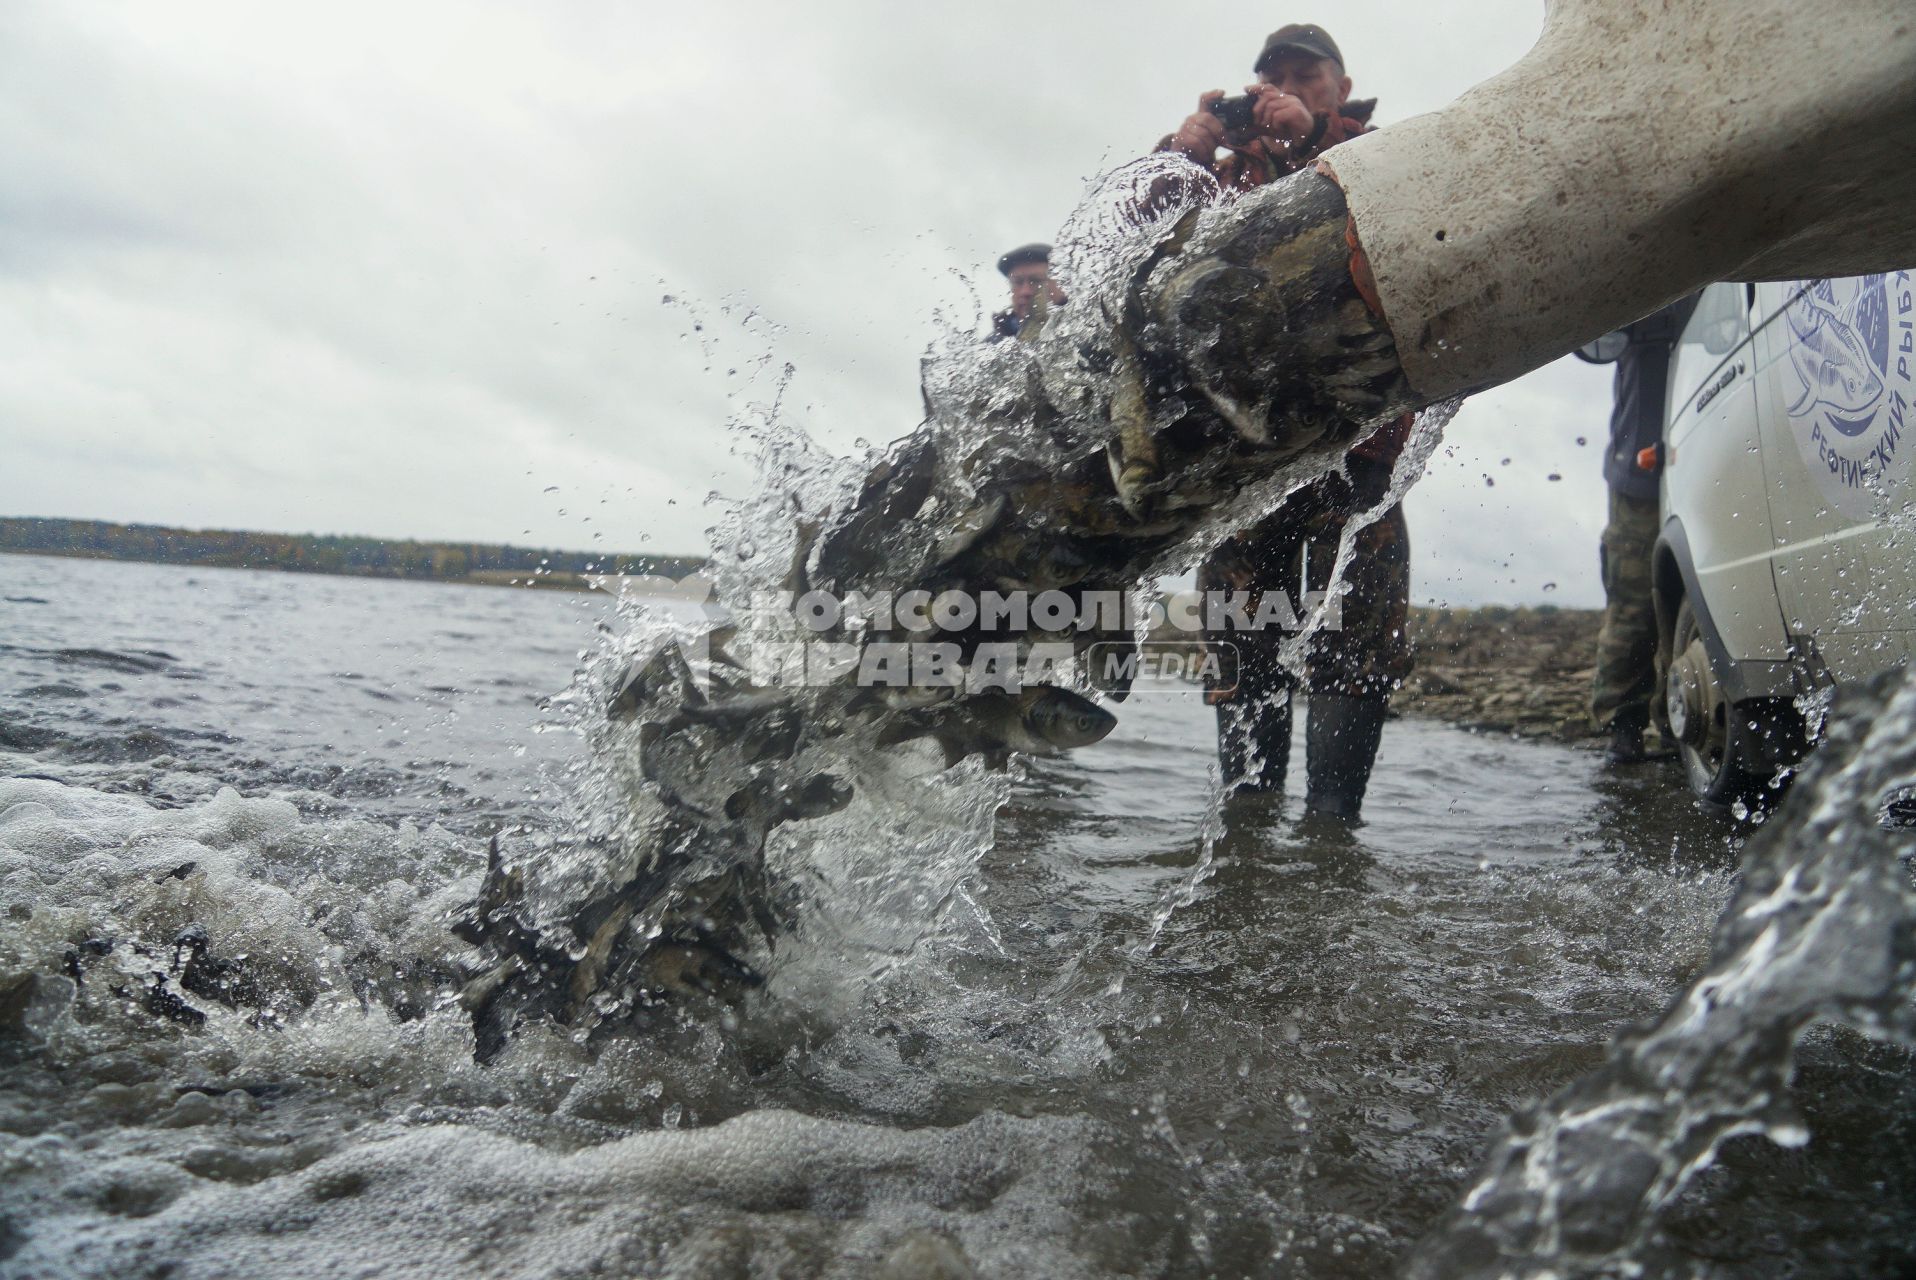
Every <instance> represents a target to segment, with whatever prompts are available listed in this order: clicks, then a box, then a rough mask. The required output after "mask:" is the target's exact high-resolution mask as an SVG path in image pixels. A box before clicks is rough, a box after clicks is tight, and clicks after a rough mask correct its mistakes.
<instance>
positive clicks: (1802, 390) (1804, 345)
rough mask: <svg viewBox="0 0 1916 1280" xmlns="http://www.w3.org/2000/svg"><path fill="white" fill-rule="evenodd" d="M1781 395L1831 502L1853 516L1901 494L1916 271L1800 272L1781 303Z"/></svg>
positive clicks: (1914, 352)
mask: <svg viewBox="0 0 1916 1280" xmlns="http://www.w3.org/2000/svg"><path fill="white" fill-rule="evenodd" d="M1784 319H1785V321H1786V327H1784V328H1783V329H1782V330H1781V333H1780V336H1781V337H1782V338H1783V340H1784V341H1785V342H1786V343H1787V344H1788V348H1787V349H1788V354H1789V362H1788V368H1789V370H1790V371H1793V372H1794V373H1795V376H1796V382H1795V386H1794V387H1793V388H1792V386H1791V383H1790V374H1789V372H1785V371H1783V370H1781V369H1779V370H1778V374H1777V379H1778V380H1777V390H1778V392H1779V393H1780V394H1779V399H1788V398H1789V397H1791V396H1792V395H1793V396H1794V402H1793V403H1791V404H1790V405H1789V408H1788V415H1789V420H1790V425H1791V428H1792V432H1791V433H1792V434H1793V435H1794V436H1795V438H1796V446H1797V449H1798V450H1799V451H1800V452H1801V454H1802V456H1803V461H1804V464H1805V465H1806V466H1807V467H1808V468H1809V470H1810V474H1811V475H1812V476H1813V477H1815V480H1816V483H1817V486H1818V487H1819V488H1820V489H1821V490H1822V492H1823V494H1824V496H1825V497H1827V498H1828V499H1830V501H1831V504H1832V505H1833V506H1834V507H1835V508H1836V509H1838V510H1839V511H1842V512H1843V513H1845V514H1846V515H1849V516H1852V517H1856V518H1859V519H1879V518H1881V515H1882V512H1883V509H1884V504H1885V503H1888V502H1895V501H1902V500H1903V499H1902V498H1900V497H1898V496H1897V495H1898V494H1899V493H1903V492H1906V489H1905V486H1906V484H1907V481H1908V475H1909V470H1910V462H1911V455H1912V454H1913V453H1916V449H1912V447H1911V442H1910V441H1909V440H1908V439H1906V438H1905V435H1906V433H1907V431H1908V430H1909V427H1910V425H1911V420H1912V418H1916V412H1912V403H1911V400H1912V395H1916V378H1912V376H1911V375H1912V373H1916V368H1912V366H1913V365H1916V279H1912V274H1911V273H1910V272H1908V271H1896V272H1889V273H1886V274H1878V275H1868V276H1852V277H1850V278H1847V279H1837V280H1806V281H1804V282H1803V283H1802V285H1801V286H1800V287H1799V291H1798V292H1797V294H1796V296H1795V297H1794V298H1792V299H1790V302H1789V304H1788V306H1786V307H1785V308H1784Z"/></svg>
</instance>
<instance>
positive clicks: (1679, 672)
mask: <svg viewBox="0 0 1916 1280" xmlns="http://www.w3.org/2000/svg"><path fill="white" fill-rule="evenodd" d="M1664 690H1665V692H1664V707H1665V710H1666V712H1667V713H1668V715H1669V718H1670V732H1671V734H1672V736H1674V737H1675V738H1676V743H1677V754H1678V755H1680V756H1681V757H1682V758H1683V773H1684V776H1685V777H1686V779H1687V780H1688V781H1689V784H1690V790H1691V791H1692V792H1694V793H1695V794H1696V797H1697V799H1699V800H1701V801H1703V803H1704V804H1706V805H1710V806H1712V807H1716V808H1728V807H1729V806H1731V805H1733V804H1735V803H1736V802H1737V801H1738V800H1742V801H1745V802H1750V803H1754V802H1755V801H1756V800H1757V799H1758V798H1759V797H1760V796H1761V795H1762V794H1763V779H1762V777H1760V776H1758V775H1757V774H1754V773H1751V772H1750V771H1749V770H1748V769H1747V768H1746V767H1745V763H1746V761H1748V760H1749V759H1750V758H1751V757H1750V753H1749V752H1748V750H1747V749H1746V747H1745V745H1744V735H1743V733H1742V732H1741V726H1740V723H1739V722H1740V720H1741V717H1740V716H1738V715H1737V714H1736V713H1735V709H1734V708H1733V707H1732V706H1731V705H1730V702H1729V699H1727V698H1725V697H1724V696H1723V690H1722V688H1721V686H1719V685H1718V684H1717V681H1716V672H1715V671H1714V670H1712V669H1711V667H1710V655H1709V653H1708V652H1707V651H1706V650H1705V649H1704V647H1703V633H1702V632H1701V631H1700V630H1698V628H1697V625H1696V612H1695V610H1693V609H1691V607H1690V601H1689V599H1688V598H1687V597H1686V598H1685V599H1684V601H1683V603H1682V604H1680V605H1679V606H1677V615H1676V626H1675V627H1674V628H1672V630H1671V633H1670V672H1669V676H1668V678H1667V679H1666V681H1665V684H1664Z"/></svg>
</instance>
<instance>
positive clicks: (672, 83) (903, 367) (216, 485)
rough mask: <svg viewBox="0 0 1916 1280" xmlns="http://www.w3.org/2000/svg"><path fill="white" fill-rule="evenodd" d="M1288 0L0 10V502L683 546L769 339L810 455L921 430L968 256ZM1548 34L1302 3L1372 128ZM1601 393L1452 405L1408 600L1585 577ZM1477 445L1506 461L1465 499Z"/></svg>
mask: <svg viewBox="0 0 1916 1280" xmlns="http://www.w3.org/2000/svg"><path fill="white" fill-rule="evenodd" d="M1281 17H1282V15H1280V14H1278V13H1275V12H1273V11H1269V10H1267V9H1266V8H1263V7H1259V6H1251V5H1238V6H1226V7H1220V8H1218V9H1215V10H1212V11H1207V12H1206V13H1205V14H1202V15H1196V16H1194V15H1193V14H1192V13H1190V12H1188V11H1175V12H1174V11H1173V10H1170V9H1167V8H1165V7H1163V6H1160V5H1153V6H1143V5H1122V4H1120V5H1106V4H1091V3H1088V2H1078V3H1067V4H1064V5H1060V6H1043V7H1034V6H1028V5H1025V6H1018V5H1003V6H996V7H992V6H985V7H979V6H971V7H965V8H962V9H956V10H954V9H948V8H947V9H938V10H925V11H919V10H912V9H909V8H901V7H899V6H895V5H876V4H865V3H851V2H850V0H837V2H830V3H823V4H819V5H812V6H803V7H799V6H772V5H765V4H757V5H744V4H739V5H726V6H708V7H707V10H695V9H691V8H689V7H685V6H679V7H675V8H671V9H667V8H664V7H662V6H653V5H636V6H635V5H628V4H613V3H601V4H587V5H582V6H568V7H565V8H555V9H550V10H532V9H519V8H515V7H494V6H471V5H452V4H433V3H425V4H421V5H417V6H410V5H409V6H404V7H401V8H398V9H394V8H392V7H390V6H374V5H372V4H370V3H367V4H344V5H340V6H329V7H328V8H327V9H326V10H325V11H324V12H320V11H305V10H285V11H281V10H279V9H277V8H276V7H272V6H251V5H239V4H232V5H222V4H217V3H213V2H212V0H206V2H205V3H199V4H182V5H177V6H167V7H166V8H165V9H157V8H153V7H149V6H139V5H127V6H118V5H109V4H97V5H96V4H56V3H52V2H51V0H46V2H43V3H28V4H23V5H15V6H9V7H8V8H7V10H6V11H5V14H4V16H0V164H4V165H5V166H6V169H7V172H8V174H9V182H8V184H7V187H6V193H5V194H4V195H0V342H4V343H5V344H6V345H7V347H8V349H9V350H10V351H14V352H19V353H24V357H25V358H24V360H23V361H22V362H21V364H20V366H19V367H18V368H17V369H16V371H15V372H14V373H13V374H12V375H0V447H5V448H6V450H7V452H8V456H9V457H10V459H17V460H19V464H20V465H17V466H13V467H10V468H8V469H6V471H5V472H4V473H0V510H4V511H5V512H7V513H16V512H18V513H38V514H58V515H75V516H102V517H108V518H141V519H149V520H160V521H180V522H188V523H199V524H231V525H243V526H248V527H268V528H284V529H291V530H305V529H318V530H327V531H350V532H365V533H377V534H385V535H407V534H416V535H420V536H446V537H473V538H486V539H517V540H537V541H541V542H549V543H557V544H565V545H599V543H595V542H593V541H592V539H593V537H594V535H595V534H597V535H600V537H601V538H602V539H603V543H604V545H608V546H616V547H621V548H623V547H636V546H641V545H643V546H649V547H653V548H657V549H671V550H683V549H695V548H697V547H698V546H700V545H701V544H702V540H703V531H704V529H705V526H706V525H707V524H709V523H711V522H712V520H713V519H714V516H715V514H716V513H714V512H712V511H710V510H707V509H704V508H703V507H702V506H701V505H700V499H702V497H703V495H704V494H705V493H706V491H707V490H709V489H713V488H720V489H725V490H727V491H730V492H737V491H738V490H739V488H740V487H741V486H743V485H744V484H745V483H746V482H747V477H748V475H749V468H748V465H747V459H746V458H744V457H741V456H739V454H738V450H739V448H740V442H739V440H738V438H737V437H735V436H734V435H733V434H731V433H729V432H728V431H727V429H726V423H727V422H728V421H731V420H734V419H738V418H741V417H745V416H750V413H751V407H752V406H753V405H758V404H763V403H766V402H769V401H770V400H771V399H772V398H773V396H774V394H775V393H776V391H777V388H778V382H779V377H780V370H781V369H782V368H783V367H784V365H785V364H787V363H790V364H791V365H793V366H795V368H796V373H795V375H794V376H793V378H792V380H791V383H790V385H789V387H788V388H787V393H786V397H785V400H784V407H785V411H786V413H787V415H788V416H789V418H790V419H791V420H792V421H794V422H798V423H802V424H803V425H805V426H807V427H808V428H809V429H811V430H813V431H814V432H816V433H817V434H818V436H819V437H820V438H821V439H822V440H823V441H825V442H826V443H828V444H829V445H831V446H833V447H835V448H837V449H841V450H843V449H847V448H849V447H850V446H851V442H852V441H853V439H854V438H858V437H863V438H866V439H869V440H873V441H883V440H885V439H887V438H889V437H892V436H895V435H898V434H900V433H902V432H904V431H907V430H909V429H910V428H911V426H912V425H913V424H914V423H915V421H916V419H917V416H918V413H919V400H918V393H917V386H916V374H917V364H918V359H919V357H920V356H921V355H922V354H923V352H924V350H925V348H926V346H927V344H928V343H930V342H931V341H932V340H933V339H934V338H935V337H936V336H938V334H939V333H940V331H941V325H942V324H953V325H956V326H958V327H960V328H972V327H975V326H976V325H978V324H980V323H982V321H983V320H984V318H985V317H986V316H987V315H988V314H989V313H990V312H991V311H992V310H995V309H996V308H997V307H998V306H1000V305H1001V303H1002V298H1003V282H1002V280H1001V279H1000V278H999V277H998V276H997V274H996V272H995V270H994V269H993V262H994V260H995V258H996V256H997V254H998V253H999V252H1001V251H1002V250H1003V249H1004V248H1006V247H1008V246H1009V245H1012V244H1016V243H1021V242H1023V241H1027V240H1032V239H1043V238H1052V237H1055V235H1056V234H1057V232H1058V229H1059V228H1060V227H1061V226H1062V225H1063V224H1064V222H1065V221H1066V218H1067V216H1068V215H1069V213H1070V211H1071V208H1072V206H1073V204H1074V203H1075V202H1076V200H1077V199H1078V197H1079V195H1080V194H1081V192H1082V190H1083V188H1084V183H1085V181H1086V180H1087V179H1088V178H1090V177H1091V176H1093V175H1094V174H1096V173H1098V172H1100V171H1101V170H1104V169H1107V168H1109V167H1111V166H1113V165H1116V164H1120V163H1123V162H1124V161H1126V160H1128V159H1130V158H1133V157H1135V156H1137V155H1139V154H1141V153H1143V152H1144V151H1146V150H1148V148H1149V147H1150V146H1151V144H1152V143H1153V142H1154V141H1155V140H1156V139H1157V138H1158V137H1159V136H1161V135H1162V134H1163V133H1165V132H1166V131H1168V130H1169V129H1171V128H1172V127H1174V126H1175V125H1176V123H1177V122H1178V120H1179V119H1180V118H1181V117H1182V116H1183V115H1184V114H1185V113H1186V112H1188V111H1189V110H1190V109H1191V105H1192V104H1193V102H1194V101H1195V98H1196V95H1197V94H1198V93H1199V92H1201V91H1202V90H1205V89H1208V88H1213V87H1217V88H1226V89H1235V88H1236V87H1237V86H1239V85H1241V84H1242V83H1243V82H1244V80H1245V79H1247V78H1248V74H1247V71H1246V68H1248V65H1249V61H1250V53H1251V51H1252V50H1253V49H1254V48H1255V47H1256V44H1257V42H1258V40H1259V39H1260V38H1261V37H1262V35H1263V34H1264V32H1265V31H1267V30H1269V29H1270V28H1271V27H1272V26H1273V25H1275V24H1276V23H1277V22H1278V21H1280V20H1281ZM1540 17H1541V11H1540V7H1539V6H1537V5H1536V4H1534V3H1532V2H1530V0H1523V2H1521V3H1518V2H1508V3H1499V4H1486V5H1480V6H1472V7H1470V9H1469V10H1468V11H1466V12H1461V13H1459V14H1458V15H1456V16H1446V15H1444V14H1434V13H1428V12H1425V11H1423V10H1421V9H1406V8H1405V7H1403V6H1401V5H1394V4H1387V3H1382V2H1381V0H1379V2H1377V3H1358V2H1355V0H1353V3H1349V4H1347V5H1346V6H1345V9H1344V12H1342V13H1340V15H1339V20H1338V21H1337V22H1336V23H1334V24H1333V30H1334V31H1336V33H1337V35H1338V38H1339V39H1340V41H1341V42H1342V43H1343V45H1344V46H1345V48H1346V50H1347V52H1348V53H1349V55H1350V57H1351V62H1352V68H1351V69H1352V72H1353V74H1354V75H1355V76H1356V78H1357V80H1358V88H1359V90H1360V92H1364V93H1368V94H1377V95H1380V96H1381V97H1382V99H1383V108H1382V116H1383V118H1385V119H1387V120H1388V119H1398V118H1402V117H1403V116H1405V115H1408V114H1412V113H1414V112H1416V111H1422V110H1428V109H1430V108H1432V107H1435V106H1438V105H1441V103H1442V102H1444V101H1446V100H1448V99H1449V98H1450V97H1452V96H1454V95H1455V94H1456V93H1457V92H1459V91H1460V90H1462V89H1463V88H1465V87H1467V86H1468V84H1470V83H1471V82H1473V81H1475V80H1477V79H1480V78H1482V77H1483V76H1484V75H1487V74H1489V73H1491V72H1493V71H1495V70H1496V69H1498V68H1499V67H1501V66H1502V65H1504V64H1506V63H1508V62H1509V61H1510V60H1511V59H1513V58H1514V57H1516V56H1517V55H1518V54H1520V53H1521V52H1522V50H1523V49H1524V47H1526V46H1527V44H1528V43H1529V41H1530V40H1531V39H1532V38H1533V36H1534V33H1535V31H1536V29H1537V27H1538V25H1539V23H1540ZM668 293H669V294H671V295H673V296H674V297H675V298H677V299H679V301H677V302H675V303H672V304H664V303H662V302H661V296H662V295H664V294H668ZM694 322H699V323H703V324H704V326H705V328H704V330H703V331H702V332H695V331H694V330H693V329H692V324H693V323H694ZM728 371H736V372H728ZM1602 395H1603V392H1601V391H1599V392H1596V393H1593V392H1592V391H1591V390H1590V388H1589V386H1588V384H1586V383H1581V382H1577V381H1575V379H1574V377H1572V378H1571V379H1569V380H1566V379H1565V377H1564V376H1563V375H1560V374H1549V375H1540V376H1539V378H1538V379H1537V380H1535V381H1527V382H1526V383H1523V384H1519V388H1518V389H1506V390H1505V391H1502V392H1498V393H1492V396H1487V397H1483V398H1480V402H1479V403H1476V404H1473V405H1471V406H1467V407H1466V408H1465V410H1464V412H1463V414H1462V415H1461V416H1460V417H1459V419H1458V421H1457V422H1456V423H1455V424H1453V426H1452V428H1451V441H1452V443H1453V445H1454V446H1455V447H1457V448H1458V449H1460V450H1467V451H1468V457H1469V458H1470V459H1471V461H1470V462H1469V463H1468V465H1466V464H1465V463H1464V462H1461V461H1458V460H1456V459H1451V460H1447V461H1444V462H1441V463H1440V464H1439V465H1438V466H1437V467H1435V468H1434V469H1433V474H1432V476H1431V477H1430V479H1429V480H1427V481H1426V482H1425V484H1424V486H1423V488H1422V489H1421V490H1420V491H1419V492H1418V493H1417V494H1416V495H1415V496H1414V497H1413V499H1412V506H1411V511H1412V519H1413V521H1414V522H1415V523H1414V536H1415V538H1416V546H1417V553H1416V564H1417V572H1418V581H1419V583H1420V592H1422V593H1425V594H1445V593H1447V594H1449V595H1450V596H1451V598H1462V597H1471V598H1483V599H1494V598H1525V597H1527V598H1535V588H1533V587H1532V586H1530V585H1529V584H1531V583H1533V582H1534V583H1535V584H1541V583H1542V582H1545V581H1552V580H1555V581H1558V582H1560V583H1561V584H1562V588H1561V593H1560V594H1558V595H1557V596H1556V598H1559V599H1565V600H1569V599H1571V598H1573V597H1574V598H1585V599H1587V598H1588V594H1587V593H1588V589H1589V586H1590V585H1591V583H1592V581H1593V574H1592V573H1591V571H1590V569H1589V562H1591V561H1593V559H1594V552H1593V551H1592V550H1591V548H1593V547H1594V535H1595V531H1594V529H1593V528H1591V527H1589V526H1588V521H1589V519H1590V518H1591V517H1590V512H1592V511H1595V512H1598V513H1599V515H1600V511H1601V488H1600V485H1599V484H1598V483H1597V482H1596V481H1595V479H1594V476H1593V475H1592V474H1589V473H1588V469H1589V468H1590V467H1594V458H1593V457H1592V456H1591V455H1589V454H1588V453H1585V454H1583V455H1581V458H1578V457H1575V456H1572V454H1573V453H1574V451H1572V453H1565V452H1564V448H1565V447H1567V446H1565V447H1560V445H1561V441H1562V440H1567V439H1569V438H1572V437H1574V436H1575V435H1577V434H1584V435H1587V436H1594V435H1596V434H1599V433H1600V432H1601V416H1600V408H1601V406H1600V405H1599V404H1598V403H1597V400H1600V399H1601V398H1602ZM1494 396H1503V397H1506V398H1505V399H1502V400H1499V399H1494V398H1492V397H1494ZM1499 406H1502V407H1501V408H1500V407H1499ZM1573 421H1575V422H1577V423H1578V424H1579V425H1576V426H1574V427H1573V426H1570V425H1568V424H1570V423H1571V422H1573ZM1553 441H1556V442H1557V443H1552V442H1553ZM1485 449H1488V450H1490V451H1494V452H1496V453H1497V454H1498V456H1499V457H1501V456H1505V455H1509V456H1512V457H1513V463H1512V465H1511V467H1510V468H1507V469H1505V470H1507V471H1508V472H1509V473H1510V475H1511V479H1510V483H1508V484H1506V483H1505V482H1504V478H1503V475H1502V474H1499V476H1498V481H1499V483H1498V486H1497V488H1496V489H1495V490H1490V491H1486V490H1483V489H1482V487H1481V478H1480V476H1478V477H1476V478H1475V483H1476V486H1477V487H1476V488H1472V487H1471V485H1470V484H1469V483H1467V480H1468V479H1470V477H1465V476H1464V475H1463V473H1464V472H1465V471H1468V469H1469V467H1471V466H1478V465H1479V463H1480V462H1481V457H1480V451H1482V450H1485ZM1459 456H1463V455H1459ZM1518 459H1521V461H1518ZM1579 461H1583V462H1585V463H1586V466H1585V474H1581V475H1579V474H1575V468H1576V467H1577V465H1578V463H1579ZM1549 470H1561V471H1563V472H1564V474H1565V477H1566V478H1565V481H1564V482H1562V483H1560V484H1546V483H1545V482H1544V481H1543V480H1542V479H1541V476H1542V475H1543V474H1544V473H1545V472H1547V471H1549ZM1573 485H1576V486H1581V487H1582V488H1581V490H1580V491H1582V492H1586V493H1587V494H1589V495H1593V496H1592V498H1591V500H1590V501H1589V502H1586V503H1584V504H1583V505H1581V506H1578V507H1577V508H1576V511H1577V513H1578V514H1577V516H1576V519H1575V520H1574V521H1572V520H1570V519H1568V518H1567V517H1566V516H1565V515H1564V511H1565V510H1566V507H1565V499H1564V494H1565V493H1566V492H1567V491H1568V490H1569V489H1570V488H1571V487H1572V486H1573ZM550 486H557V487H558V488H559V490H560V492H559V493H558V494H556V495H555V494H548V493H546V492H545V490H546V489H547V488H548V487H550ZM1488 494H1494V497H1487V496H1486V495H1488ZM1580 501H1581V500H1580ZM562 507H563V508H564V510H565V512H566V514H565V515H563V516H561V515H559V514H558V512H559V510H560V509H561V508H562ZM588 518H589V519H590V523H589V524H588V523H586V521H587V519H588ZM1540 528H1547V529H1549V530H1550V533H1549V534H1548V536H1542V535H1540V534H1539V533H1538V529H1540ZM528 531H530V532H528ZM1513 548H1516V549H1517V550H1518V551H1521V552H1522V554H1523V555H1525V556H1534V557H1535V558H1536V563H1535V565H1534V569H1533V568H1531V567H1528V566H1527V565H1526V564H1525V562H1524V561H1522V560H1519V561H1517V562H1513V564H1512V567H1511V568H1509V569H1504V568H1502V567H1500V566H1501V565H1502V563H1503V561H1504V560H1506V559H1509V558H1510V556H1511V555H1512V554H1514V553H1515V552H1513ZM1513 577H1514V578H1516V579H1517V581H1516V582H1515V583H1512V582H1510V581H1509V579H1511V578H1513ZM1573 583H1576V584H1580V587H1576V586H1573V585H1572V584H1573ZM1579 589H1581V590H1583V591H1584V592H1585V595H1583V596H1581V597H1575V592H1576V591H1577V590H1579Z"/></svg>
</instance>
